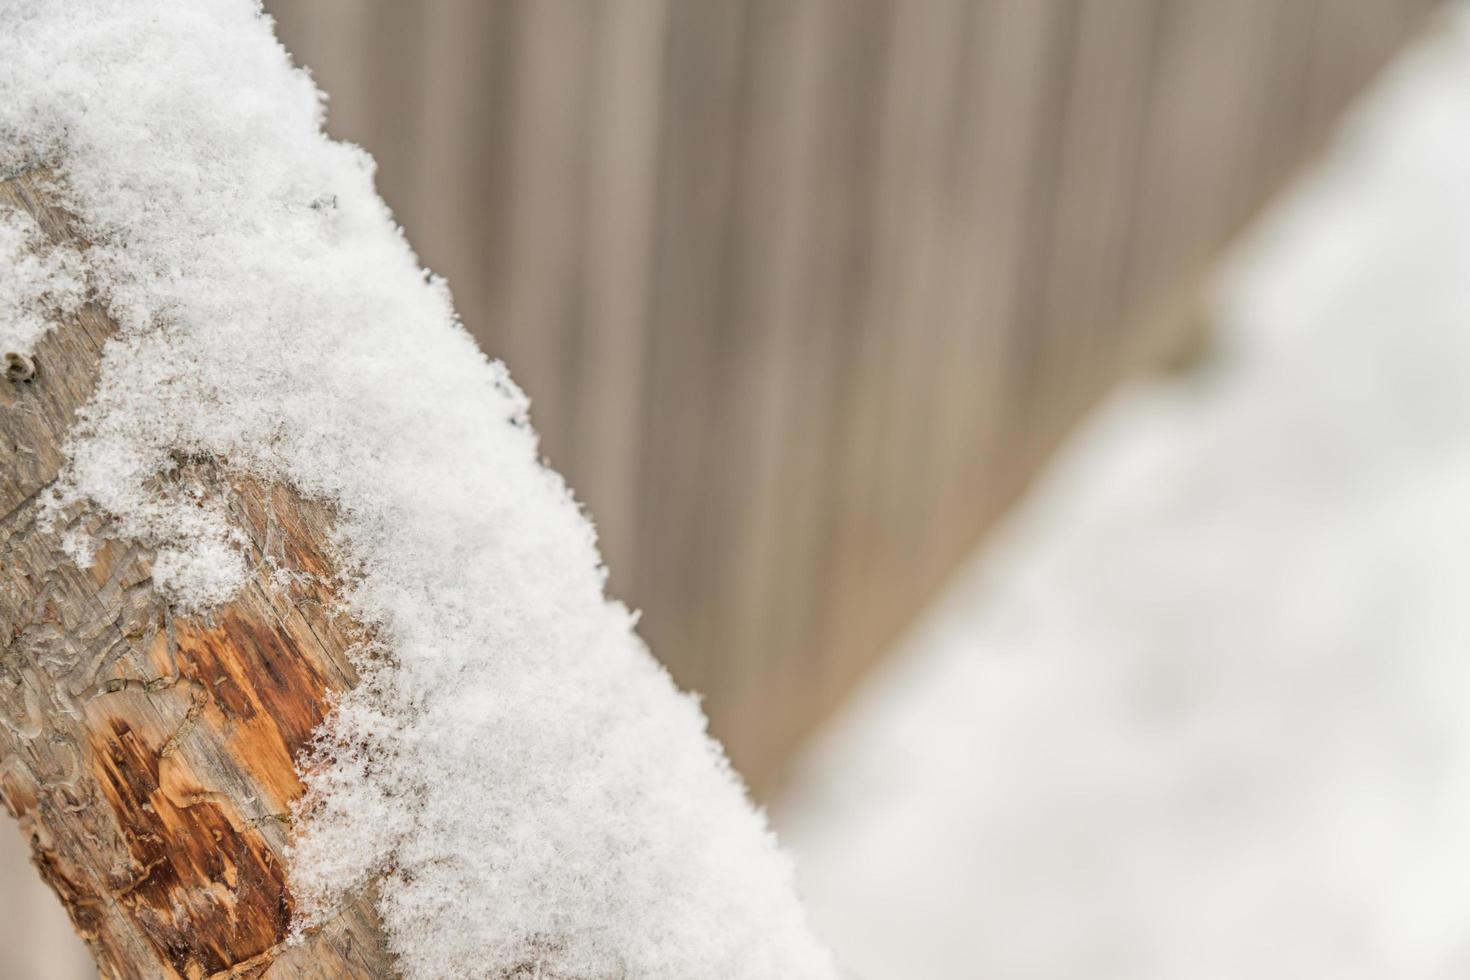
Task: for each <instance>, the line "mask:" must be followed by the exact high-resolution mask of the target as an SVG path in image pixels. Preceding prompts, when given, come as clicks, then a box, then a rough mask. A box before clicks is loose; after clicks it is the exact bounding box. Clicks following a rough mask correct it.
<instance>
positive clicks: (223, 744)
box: [0, 172, 393, 980]
mask: <svg viewBox="0 0 1470 980" xmlns="http://www.w3.org/2000/svg"><path fill="white" fill-rule="evenodd" d="M47 184H48V180H47V175H46V174H44V173H42V172H37V173H30V174H21V175H18V176H15V177H12V178H11V179H9V180H6V181H4V182H0V209H18V210H22V211H25V212H27V213H29V214H30V215H31V216H32V217H34V219H35V220H36V222H37V223H38V224H39V226H40V227H41V229H42V230H43V231H44V233H45V235H46V236H47V238H48V239H49V240H50V243H51V244H53V245H60V246H62V247H72V246H80V245H83V244H84V243H82V242H80V241H79V239H78V237H77V234H76V232H75V230H74V229H73V226H72V222H71V219H70V216H69V215H68V214H66V213H65V212H64V211H61V210H59V209H58V208H56V207H54V206H53V205H52V203H51V202H50V201H49V200H48V195H49V191H48V188H47ZM81 254H82V256H83V261H85V255H86V252H85V249H84V248H83V249H82V253H81ZM6 271H7V270H0V275H5V274H6ZM115 331H116V327H115V325H114V324H113V323H112V321H111V320H110V319H109V318H108V317H107V315H106V314H105V313H104V312H103V309H102V306H101V305H99V304H97V303H92V304H88V305H86V306H83V307H81V308H80V310H78V311H77V313H76V314H75V315H74V316H73V317H71V318H68V319H66V320H63V321H61V322H58V323H57V324H56V326H55V327H54V328H53V329H52V330H51V331H50V332H49V333H47V334H46V336H45V337H44V338H43V339H42V340H41V341H40V342H39V343H38V344H37V346H36V347H35V349H34V351H33V352H31V353H29V354H22V353H21V352H19V351H14V352H6V353H7V354H9V355H13V356H10V357H8V367H9V370H8V371H7V378H6V381H5V382H3V388H0V448H3V453H4V465H3V467H0V513H3V514H4V520H3V524H0V539H3V544H0V629H3V631H4V634H3V635H4V643H5V647H4V651H5V652H4V659H3V661H0V760H3V767H0V799H3V800H4V803H5V806H6V807H7V808H8V809H9V810H10V812H11V813H12V814H14V815H15V816H17V817H19V818H20V821H21V826H22V828H23V830H24V832H25V833H26V835H27V836H28V838H29V840H30V844H31V849H32V854H33V856H34V860H35V864H36V866H37V868H39V869H40V872H41V874H42V875H44V876H45V878H46V880H47V881H48V882H49V883H50V884H51V886H52V888H54V889H55V891H56V893H57V895H58V896H59V897H60V898H61V900H62V902H63V904H64V905H65V906H66V909H67V911H68V912H69V913H70V915H71V918H72V921H73V923H75V925H76V928H77V930H78V932H80V933H81V934H82V935H83V936H84V937H85V938H86V940H87V942H88V943H89V944H90V946H91V949H92V952H93V954H94V955H95V957H96V959H97V962H98V965H99V968H100V969H101V972H102V974H103V976H106V977H127V978H140V980H142V978H156V977H173V976H179V977H186V978H197V977H218V976H250V977H257V976H259V977H267V976H268V977H273V978H281V980H285V978H295V977H355V976H373V977H380V976H391V975H393V970H392V967H391V964H390V961H389V958H388V955H387V953H386V951H385V948H384V943H383V938H382V935H381V933H380V929H379V925H378V920H377V916H376V913H375V912H374V910H373V903H372V896H371V895H370V894H368V895H362V896H359V897H357V898H355V899H354V900H351V901H349V902H347V903H346V904H345V905H344V906H343V907H342V908H341V909H340V911H339V912H338V913H337V914H336V915H335V916H333V917H332V918H330V919H329V920H328V921H326V922H324V923H323V924H321V925H320V926H319V927H317V928H315V929H314V930H313V931H312V932H311V934H310V935H309V936H308V937H307V938H306V939H305V941H304V942H303V943H300V944H297V945H292V946H289V947H288V946H287V945H286V940H287V938H288V933H289V930H290V926H291V916H292V912H293V900H292V896H291V892H290V888H289V886H288V884H287V880H286V861H285V856H284V853H283V851H284V848H285V846H286V841H287V832H288V829H289V821H290V819H291V817H290V808H291V804H292V803H293V802H294V801H296V800H297V799H298V798H299V797H300V796H301V794H302V783H301V779H300V777H299V776H298V775H297V772H296V769H295V765H294V762H295V759H296V757H297V756H298V755H299V754H300V753H301V752H302V750H303V749H304V748H305V747H306V745H307V741H308V739H309V738H310V736H311V733H312V731H313V730H314V729H315V728H316V726H317V725H318V724H320V723H321V721H322V719H323V718H324V717H325V715H326V713H327V710H328V698H329V697H330V696H331V695H332V694H333V693H336V692H340V691H343V690H345V689H346V688H348V687H350V686H351V685H352V684H353V683H354V682H355V680H356V672H355V671H354V669H353V667H352V664H351V663H350V662H349V660H348V657H347V651H348V649H349V647H350V646H351V644H352V643H353V641H354V637H355V635H356V634H357V633H358V629H357V627H356V626H355V624H353V623H351V622H348V621H346V620H345V619H344V617H343V616H342V615H341V614H340V613H335V614H334V613H333V612H331V611H329V610H331V609H332V608H333V604H332V603H331V602H330V599H331V597H330V595H329V594H327V593H328V592H329V590H330V588H331V582H332V580H333V578H334V573H333V569H332V568H331V559H330V558H329V557H328V556H329V555H330V553H331V548H330V546H329V543H328V541H327V535H328V530H329V528H330V526H331V521H332V515H331V513H330V511H329V510H328V509H327V508H326V507H325V506H323V505H321V504H318V503H313V502H310V501H306V500H303V499H302V498H301V496H300V495H299V494H297V493H295V492H294V491H293V490H291V489H290V488H289V487H286V486H283V485H281V484H273V483H269V482H264V481H261V480H257V479H252V478H249V477H244V476H241V475H239V474H235V475H233V476H231V477H227V476H226V475H225V473H224V471H223V470H222V469H221V468H220V467H219V466H218V465H217V463H216V461H214V460H210V459H202V458H201V459H190V460H181V461H180V463H181V465H180V466H179V468H178V469H177V470H176V471H175V472H174V473H173V474H170V475H169V477H167V478H168V479H171V480H176V481H179V482H180V483H182V484H186V485H188V486H189V487H190V488H192V491H193V492H197V493H198V494H199V495H200V496H201V498H206V499H210V500H217V501H219V502H220V503H221V504H222V505H223V507H224V509H225V511H226V512H227V513H228V514H229V515H230V519H231V523H232V525H233V527H235V528H237V529H238V530H239V531H241V532H242V533H243V538H244V540H245V541H246V542H247V544H246V545H245V547H246V554H247V557H248V562H249V564H250V567H251V568H253V569H254V570H255V572H254V574H253V576H252V581H251V582H250V583H249V584H248V585H247V586H246V587H245V588H244V589H242V590H241V591H240V592H239V593H238V595H237V596H236V597H235V598H234V599H233V600H231V601H230V602H228V603H226V604H224V605H222V606H220V607H218V608H215V609H212V610H210V611H209V612H208V613H207V614H203V615H184V614H181V613H180V612H179V611H178V610H177V609H175V608H174V607H173V606H172V605H171V604H170V602H169V601H168V600H167V599H166V598H165V597H164V596H162V595H161V594H160V593H159V590H158V589H157V588H156V587H155V585H154V582H153V580H152V576H151V564H152V555H151V554H150V552H149V550H148V549H147V548H145V547H140V546H138V545H136V544H130V543H126V542H123V541H120V540H117V539H115V538H110V537H108V536H107V535H106V534H97V533H96V532H98V531H99V530H102V529H103V528H105V526H106V518H105V517H103V516H102V515H99V514H97V513H96V512H95V511H94V510H92V509H89V508H86V507H75V508H73V509H72V510H71V511H70V512H68V514H67V522H66V524H65V525H57V526H54V527H51V528H50V529H43V528H42V527H39V526H38V523H37V518H38V514H39V510H40V507H41V501H42V498H43V495H44V493H45V491H47V490H48V489H49V488H50V487H51V486H52V485H53V484H54V483H55V481H56V479H57V477H58V474H59V471H60V469H61V466H62V464H63V460H64V455H63V443H64V440H65V438H66V436H67V433H68V430H69V429H70V427H71V425H72V419H73V416H74V414H75V413H76V411H77V410H78V409H79V408H81V407H82V406H83V405H84V404H85V402H86V401H87V399H88V398H89V396H90V395H91V392H92V389H93V386H94V384H95V382H96V379H97V373H98V364H99V359H100V356H101V351H102V345H103V343H104V342H105V341H107V339H108V338H109V337H111V336H112V335H113V334H114V333H115ZM68 533H73V534H75V533H80V534H82V535H86V536H88V537H89V538H93V539H94V544H95V554H94V557H93V561H92V564H91V566H90V567H88V568H81V567H78V565H77V563H76V562H75V561H74V560H73V559H72V558H71V557H69V556H68V554H67V550H66V549H65V548H64V547H63V538H64V536H65V535H66V534H68ZM281 570H285V571H286V572H288V573H289V574H288V575H284V576H283V575H281V574H279V573H280V571H281ZM272 573H274V574H272ZM284 582H289V585H288V586H286V587H282V584H281V583H284Z"/></svg>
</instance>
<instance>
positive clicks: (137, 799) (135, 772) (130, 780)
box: [90, 718, 292, 980]
mask: <svg viewBox="0 0 1470 980" xmlns="http://www.w3.org/2000/svg"><path fill="white" fill-rule="evenodd" d="M90 747H91V750H92V756H91V758H92V768H93V773H94V775H95V777H96V779H97V785H98V787H99V789H100V790H101V793H102V795H103V797H104V798H105V799H106V801H107V803H108V805H110V806H111V807H112V809H113V812H114V813H115V814H116V817H117V824H118V827H119V828H120V830H121V833H122V836H123V840H124V842H125V845H126V847H127V850H128V853H129V855H130V856H131V858H132V863H131V864H130V865H129V866H128V868H127V869H126V870H125V871H124V872H123V873H122V874H120V875H118V876H116V877H114V878H113V881H112V884H113V892H112V896H113V897H114V898H115V899H116V900H117V902H118V903H119V904H120V905H121V906H122V907H123V908H125V909H126V910H127V914H128V915H129V916H130V917H131V918H132V919H133V921H134V922H135V923H136V924H137V926H138V928H139V930H140V931H142V932H143V933H144V934H145V935H146V936H147V937H148V938H149V940H150V941H151V942H152V944H153V947H154V949H155V950H156V951H157V952H158V954H159V957H160V958H161V959H163V960H165V961H166V962H167V963H169V964H170V966H171V967H172V968H173V970H174V971H175V972H176V973H178V974H179V975H180V976H183V977H188V978H190V980H194V978H198V977H203V976H208V975H210V974H214V973H218V972H220V971H221V970H226V969H229V968H230V967H231V966H233V965H234V964H236V963H239V962H242V961H244V960H248V959H251V958H253V957H256V956H258V955H260V954H261V953H264V952H265V951H266V950H269V949H271V948H272V947H274V946H276V945H277V944H278V943H280V942H281V941H283V940H284V939H285V937H286V933H287V930H288V929H289V928H290V922H291V911H292V905H291V900H290V894H289V890H288V888H287V884H286V880H285V869H284V868H283V866H282V865H281V863H280V862H279V861H278V860H277V859H276V856H275V854H273V853H272V851H271V848H270V847H269V846H268V845H267V844H266V842H265V841H264V840H263V839H262V837H261V835H260V834H259V833H258V832H257V831H255V830H254V829H253V828H251V827H250V826H249V825H248V824H242V823H241V821H240V820H239V818H238V816H236V815H234V814H232V813H231V812H230V811H231V810H232V809H233V804H232V803H231V802H230V801H229V800H228V798H226V799H225V800H224V801H221V802H215V801H213V800H212V799H209V798H208V797H210V796H213V795H214V793H213V791H210V790H208V789H206V788H205V787H204V786H202V785H199V784H198V783H197V782H196V781H195V780H194V778H193V775H192V774H190V773H188V772H175V774H174V775H173V776H172V779H170V778H169V776H168V774H169V773H170V772H173V771H175V769H176V767H174V766H171V765H170V763H171V757H170V756H167V755H164V754H163V749H164V745H162V744H159V743H158V742H157V741H156V739H154V738H149V737H148V736H147V735H145V734H143V733H141V732H139V731H135V730H134V729H133V728H132V727H130V725H129V724H128V722H127V721H125V720H123V719H121V718H114V719H110V720H109V721H108V722H107V723H106V725H105V727H103V728H101V729H99V730H94V731H92V732H91V733H90ZM167 783H172V785H171V786H168V785H165V784H167Z"/></svg>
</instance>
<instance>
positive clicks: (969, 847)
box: [775, 10, 1470, 980]
mask: <svg viewBox="0 0 1470 980" xmlns="http://www.w3.org/2000/svg"><path fill="white" fill-rule="evenodd" d="M1219 320H1220V324H1221V328H1222V329H1221V335H1220V338H1219V348H1220V349H1219V350H1218V351H1217V352H1216V354H1215V356H1214V357H1213V359H1212V360H1211V361H1210V362H1209V363H1208V364H1207V365H1206V366H1205V367H1204V368H1203V369H1202V370H1200V371H1198V372H1196V373H1195V374H1194V375H1192V376H1190V377H1187V378H1181V379H1175V380H1165V381H1152V382H1149V383H1147V384H1144V385H1140V386H1139V387H1137V388H1136V389H1134V390H1132V391H1129V392H1127V393H1125V394H1123V395H1122V396H1120V397H1118V398H1117V399H1116V400H1115V401H1114V402H1113V404H1111V405H1110V406H1109V407H1107V408H1106V409H1105V410H1104V411H1103V412H1101V413H1100V415H1099V416H1098V417H1097V418H1096V419H1095V421H1094V423H1093V424H1092V425H1091V426H1090V427H1089V428H1088V429H1087V430H1086V431H1084V432H1083V433H1082V434H1081V435H1080V436H1079V437H1078V438H1077V439H1076V440H1075V441H1074V444H1073V445H1072V447H1071V448H1070V449H1069V450H1068V452H1067V453H1066V454H1065V456H1064V458H1063V459H1062V460H1061V461H1060V462H1059V463H1058V464H1057V465H1056V466H1055V467H1054V468H1053V470H1052V472H1051V473H1050V475H1049V477H1048V478H1047V480H1046V481H1045V483H1044V485H1043V486H1041V487H1040V488H1039V489H1038V490H1037V491H1036V492H1034V493H1033V495H1032V497H1031V499H1030V501H1029V503H1028V504H1027V505H1026V506H1025V507H1024V508H1022V510H1021V512H1020V513H1018V514H1017V515H1016V516H1015V518H1014V520H1013V521H1012V523H1011V525H1010V526H1009V527H1008V528H1007V529H1005V530H1004V532H1003V533H1002V534H1001V535H1000V536H999V537H998V538H997V539H996V540H995V541H993V542H992V544H991V547H990V548H989V549H988V550H987V554H986V557H985V558H984V559H983V560H981V561H979V562H977V563H976V564H975V565H974V567H972V568H970V569H969V570H968V571H966V572H965V573H964V574H962V575H961V576H960V579H959V580H958V581H957V582H956V583H955V584H954V586H953V589H952V591H951V592H950V594H949V595H947V596H946V597H945V598H943V600H942V601H941V602H939V603H938V605H937V606H936V607H935V608H934V609H933V610H932V612H931V613H930V614H929V615H928V616H927V618H926V619H925V621H924V622H922V623H921V624H920V625H919V627H918V628H917V629H916V630H915V631H914V632H913V634H912V635H911V636H910V637H909V639H908V641H907V642H906V643H905V645H904V647H905V648H904V649H903V650H902V651H900V654H899V656H897V657H896V658H895V659H894V661H893V662H892V663H891V664H890V666H889V667H888V669H886V670H885V671H884V672H883V673H882V674H881V676H879V677H877V678H875V680H874V682H873V683H872V685H871V686H870V687H869V688H868V690H867V691H866V692H865V693H864V694H863V695H862V696H861V697H860V698H859V699H857V700H856V701H855V702H854V703H853V704H852V705H851V708H850V710H848V711H847V713H846V714H845V716H843V717H841V718H839V719H838V720H837V721H836V722H835V723H834V724H833V725H832V726H831V728H830V729H829V730H828V731H827V732H826V733H825V735H824V736H823V737H822V739H821V740H819V742H818V744H817V745H815V746H814V748H813V749H812V750H811V751H810V753H809V755H808V756H807V758H806V759H805V760H803V761H802V763H801V764H800V765H799V766H798V768H797V771H796V776H795V778H794V780H793V785H792V789H791V790H790V792H789V793H788V794H787V797H786V799H785V800H784V801H783V802H782V803H781V805H779V806H778V807H777V808H776V814H775V816H776V820H777V824H778V829H779V830H780V831H781V832H782V833H783V835H784V838H785V840H786V841H787V842H788V843H789V844H790V845H791V846H792V848H793V849H794V850H795V851H796V852H797V855H798V858H799V860H800V862H801V873H800V877H801V880H802V883H803V888H804V892H805V894H806V895H807V897H808V899H809V901H810V903H811V907H812V914H813V916H814V918H815V920H816V923H817V926H818V928H819V931H821V932H823V933H824V934H825V936H826V937H827V938H828V939H829V940H830V941H831V942H832V943H833V944H834V946H835V947H836V949H837V951H838V954H839V956H840V957H841V958H843V959H844V960H845V961H846V963H847V965H848V966H849V968H850V969H852V970H853V971H854V973H855V974H856V975H857V976H860V977H864V978H867V980H913V978H925V980H949V978H987V980H1004V978H1012V977H1025V978H1028V980H1043V978H1058V980H1060V978H1067V980H1076V978H1088V980H1102V978H1109V977H1119V978H1124V977H1126V978H1129V980H1140V978H1160V980H1163V978H1169V980H1178V978H1190V980H1194V978H1239V977H1252V978H1293V980H1295V978H1304V977H1323V978H1326V977H1331V978H1334V980H1348V978H1359V977H1362V978H1394V980H1406V978H1429V977H1460V978H1462V977H1465V976H1470V16H1467V12H1466V11H1464V10H1458V11H1457V12H1456V13H1455V15H1454V16H1453V17H1452V18H1451V19H1450V22H1449V24H1448V25H1447V27H1446V29H1445V30H1444V31H1442V32H1440V34H1438V35H1437V36H1434V37H1432V38H1430V39H1429V40H1428V41H1427V43H1425V44H1424V45H1423V46H1422V49H1421V50H1420V51H1418V52H1416V53H1415V54H1414V55H1412V56H1411V57H1409V58H1406V59H1405V60H1404V61H1403V62H1402V63H1401V64H1400V66H1399V68H1398V69H1397V70H1396V71H1395V72H1394V73H1393V75H1392V76H1391V77H1389V78H1387V79H1385V80H1384V82H1383V83H1382V84H1381V85H1380V86H1379V88H1378V91H1377V92H1376V93H1375V94H1374V95H1373V96H1372V97H1370V99H1369V101H1368V104H1367V105H1365V106H1364V107H1363V108H1362V110H1361V111H1360V112H1359V114H1358V115H1357V116H1356V117H1355V118H1354V119H1353V120H1351V121H1350V123H1349V125H1348V127H1347V129H1346V131H1345V132H1344V134H1343V135H1342V138H1341V140H1340V142H1339V145H1338V146H1337V147H1335V148H1334V149H1333V151H1332V152H1331V153H1330V154H1329V156H1328V159H1327V160H1326V161H1325V162H1324V165H1323V166H1322V167H1321V168H1320V171H1319V172H1318V173H1316V174H1314V175H1313V176H1312V178H1311V180H1310V181H1309V182H1308V183H1307V185H1306V186H1303V187H1301V188H1300V189H1299V190H1298V191H1297V193H1296V194H1295V195H1294V196H1293V198H1292V199H1291V200H1290V201H1288V202H1287V203H1286V204H1285V205H1284V206H1283V207H1281V208H1280V209H1279V210H1278V212H1277V213H1275V214H1274V215H1272V216H1270V218H1269V220H1268V221H1266V222H1265V223H1264V226H1263V227H1262V228H1260V230H1259V231H1258V232H1257V233H1256V234H1255V235H1254V236H1253V238H1252V240H1251V241H1249V242H1248V243H1247V244H1246V247H1244V248H1243V249H1242V251H1241V254H1240V255H1239V256H1238V261H1237V262H1236V263H1235V267H1234V268H1232V269H1231V270H1230V271H1229V274H1228V275H1227V276H1226V277H1225V282H1224V286H1223V289H1222V299H1221V303H1220V317H1219Z"/></svg>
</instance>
